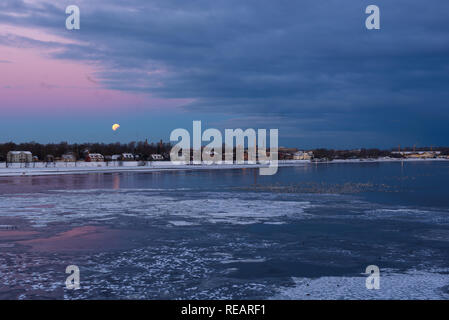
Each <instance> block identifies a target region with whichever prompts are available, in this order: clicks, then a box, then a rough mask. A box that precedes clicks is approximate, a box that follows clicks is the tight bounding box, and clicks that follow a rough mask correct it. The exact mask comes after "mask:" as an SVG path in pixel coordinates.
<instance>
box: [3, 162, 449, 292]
mask: <svg viewBox="0 0 449 320" xmlns="http://www.w3.org/2000/svg"><path fill="white" fill-rule="evenodd" d="M258 172H259V171H258V170H257V169H238V170H201V171H174V172H152V173H99V174H86V175H62V176H30V177H3V178H0V299H448V298H449V185H448V181H449V162H431V161H429V162H425V161H423V162H406V163H401V162H391V163H389V162H386V163H343V164H318V165H316V164H307V165H304V166H302V167H284V168H280V169H279V172H278V173H277V174H276V175H274V176H259V175H258ZM68 265H76V266H78V267H79V269H80V278H81V283H80V285H81V288H80V289H79V290H68V289H66V288H65V280H66V277H67V276H68V274H66V273H65V270H66V267H67V266H68ZM368 265H377V266H378V267H379V268H380V289H379V290H368V289H366V286H365V281H366V277H367V276H366V275H365V274H364V272H365V269H366V267H367V266H368Z"/></svg>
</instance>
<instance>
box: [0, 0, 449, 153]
mask: <svg viewBox="0 0 449 320" xmlns="http://www.w3.org/2000/svg"><path fill="white" fill-rule="evenodd" d="M371 4H375V5H377V6H378V7H379V8H380V30H367V29H366V27H365V19H366V17H367V16H368V15H367V14H366V13H365V8H366V7H367V6H368V5H371ZM69 5H77V6H78V7H79V8H80V13H81V19H80V29H79V30H67V29H66V27H65V20H66V18H67V17H68V15H67V14H66V13H65V9H66V7H67V6H69ZM448 12H449V2H448V1H441V0H428V1H422V0H395V1H391V0H370V1H365V0H344V1H342V0H326V1H325V0H302V1H297V0H291V1H290V0H276V1H275V0H213V1H211V0H160V1H159V0H88V1H87V0H69V1H66V0H59V1H47V0H2V1H1V3H0V142H6V141H14V142H25V141H37V142H42V143H47V142H59V141H68V142H71V143H73V142H115V141H120V142H129V141H135V140H144V139H148V140H149V141H150V142H155V141H159V139H163V140H165V141H167V140H168V139H169V136H170V133H171V131H172V130H174V129H176V128H185V129H188V130H189V131H192V121H193V120H201V121H202V125H203V130H204V129H206V128H217V129H220V130H224V129H225V128H229V129H234V128H242V129H246V128H254V129H264V128H265V129H275V128H276V129H279V140H280V141H279V144H280V145H283V146H291V147H293V146H294V147H301V148H313V147H327V148H358V147H380V148H391V147H397V146H398V145H402V146H412V145H415V144H416V146H430V145H433V146H438V145H439V146H442V145H446V146H447V145H449V126H448V124H449V112H448V111H449V90H448V89H449V20H448V19H449V18H448ZM114 123H119V124H120V125H121V127H120V129H119V130H117V131H115V132H114V131H112V129H111V126H112V124H114Z"/></svg>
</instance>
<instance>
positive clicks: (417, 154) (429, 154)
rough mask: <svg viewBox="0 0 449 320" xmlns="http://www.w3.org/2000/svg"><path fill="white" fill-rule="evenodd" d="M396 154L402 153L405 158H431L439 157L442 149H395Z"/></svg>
mask: <svg viewBox="0 0 449 320" xmlns="http://www.w3.org/2000/svg"><path fill="white" fill-rule="evenodd" d="M392 154H394V155H401V156H403V157H404V158H410V159H429V158H436V157H438V156H439V155H440V154H441V152H440V151H393V152H392Z"/></svg>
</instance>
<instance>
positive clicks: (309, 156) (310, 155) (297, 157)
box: [293, 151, 313, 160]
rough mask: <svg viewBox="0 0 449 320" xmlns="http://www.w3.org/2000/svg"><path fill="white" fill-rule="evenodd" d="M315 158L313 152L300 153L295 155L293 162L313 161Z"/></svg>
mask: <svg viewBox="0 0 449 320" xmlns="http://www.w3.org/2000/svg"><path fill="white" fill-rule="evenodd" d="M312 158H313V152H312V151H309V152H305V151H298V152H295V153H294V154H293V160H311V159H312Z"/></svg>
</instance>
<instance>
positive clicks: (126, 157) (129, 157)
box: [120, 153, 134, 161]
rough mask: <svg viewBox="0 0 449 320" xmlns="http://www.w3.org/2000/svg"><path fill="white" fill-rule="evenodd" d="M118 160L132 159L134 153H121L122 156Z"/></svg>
mask: <svg viewBox="0 0 449 320" xmlns="http://www.w3.org/2000/svg"><path fill="white" fill-rule="evenodd" d="M120 160H123V161H133V160H134V155H133V154H132V153H122V157H121V159H120Z"/></svg>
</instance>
